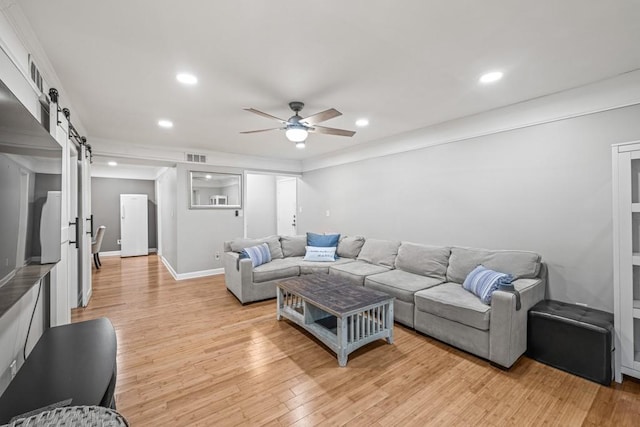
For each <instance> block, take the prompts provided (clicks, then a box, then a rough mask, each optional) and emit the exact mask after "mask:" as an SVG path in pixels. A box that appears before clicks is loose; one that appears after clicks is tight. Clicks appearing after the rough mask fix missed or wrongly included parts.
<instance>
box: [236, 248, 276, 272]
mask: <svg viewBox="0 0 640 427" xmlns="http://www.w3.org/2000/svg"><path fill="white" fill-rule="evenodd" d="M242 255H243V258H251V264H253V267H254V268H255V267H257V266H259V265H262V264H265V263H267V262H270V261H271V252H270V251H269V245H267V244H266V243H263V244H261V245H258V246H251V247H249V248H244V249H243V250H242Z"/></svg>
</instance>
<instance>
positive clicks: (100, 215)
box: [91, 178, 158, 252]
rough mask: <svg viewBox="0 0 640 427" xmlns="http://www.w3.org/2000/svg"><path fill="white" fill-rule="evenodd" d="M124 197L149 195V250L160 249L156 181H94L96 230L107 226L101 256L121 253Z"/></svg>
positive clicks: (92, 205)
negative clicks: (121, 223) (127, 195)
mask: <svg viewBox="0 0 640 427" xmlns="http://www.w3.org/2000/svg"><path fill="white" fill-rule="evenodd" d="M120 194H146V195H147V197H148V208H149V209H148V227H149V249H156V248H157V247H158V244H157V231H156V230H157V225H156V222H157V221H156V217H157V216H156V196H155V194H156V191H155V181H149V180H144V179H119V178H91V211H92V213H93V224H94V230H97V229H98V227H99V226H101V225H104V226H106V227H107V228H106V230H105V233H104V239H103V240H102V247H101V249H100V252H109V251H119V250H120V245H118V244H117V240H118V239H120Z"/></svg>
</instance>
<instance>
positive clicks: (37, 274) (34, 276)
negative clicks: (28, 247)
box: [0, 264, 56, 317]
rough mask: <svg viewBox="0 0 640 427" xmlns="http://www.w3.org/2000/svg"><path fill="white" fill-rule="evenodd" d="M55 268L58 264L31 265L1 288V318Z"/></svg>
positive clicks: (20, 270)
mask: <svg viewBox="0 0 640 427" xmlns="http://www.w3.org/2000/svg"><path fill="white" fill-rule="evenodd" d="M55 266H56V264H42V265H41V264H29V265H27V266H25V267H22V268H21V269H19V270H18V271H17V272H16V275H15V276H14V277H13V278H11V279H9V281H7V283H5V284H4V285H2V286H0V317H2V316H4V314H5V313H6V312H7V311H9V310H10V309H11V307H13V306H14V305H15V303H17V302H18V301H20V298H22V297H23V296H24V295H25V294H26V293H27V292H29V291H30V290H31V288H33V287H34V286H35V285H37V284H38V282H39V281H40V279H42V278H43V277H44V276H46V275H47V274H48V273H49V272H50V271H51V269H53V267H55Z"/></svg>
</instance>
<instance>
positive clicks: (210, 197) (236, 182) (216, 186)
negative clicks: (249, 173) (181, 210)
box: [189, 171, 242, 209]
mask: <svg viewBox="0 0 640 427" xmlns="http://www.w3.org/2000/svg"><path fill="white" fill-rule="evenodd" d="M189 186H190V187H189V194H190V195H191V196H190V198H189V209H242V175H240V174H232V173H218V172H202V171H189Z"/></svg>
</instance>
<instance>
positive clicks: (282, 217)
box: [276, 176, 298, 236]
mask: <svg viewBox="0 0 640 427" xmlns="http://www.w3.org/2000/svg"><path fill="white" fill-rule="evenodd" d="M297 181H298V180H297V178H294V177H290V176H284V177H283V176H279V177H277V179H276V210H277V234H278V235H279V236H295V235H296V232H297V223H298V217H297V200H298V198H297Z"/></svg>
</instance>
